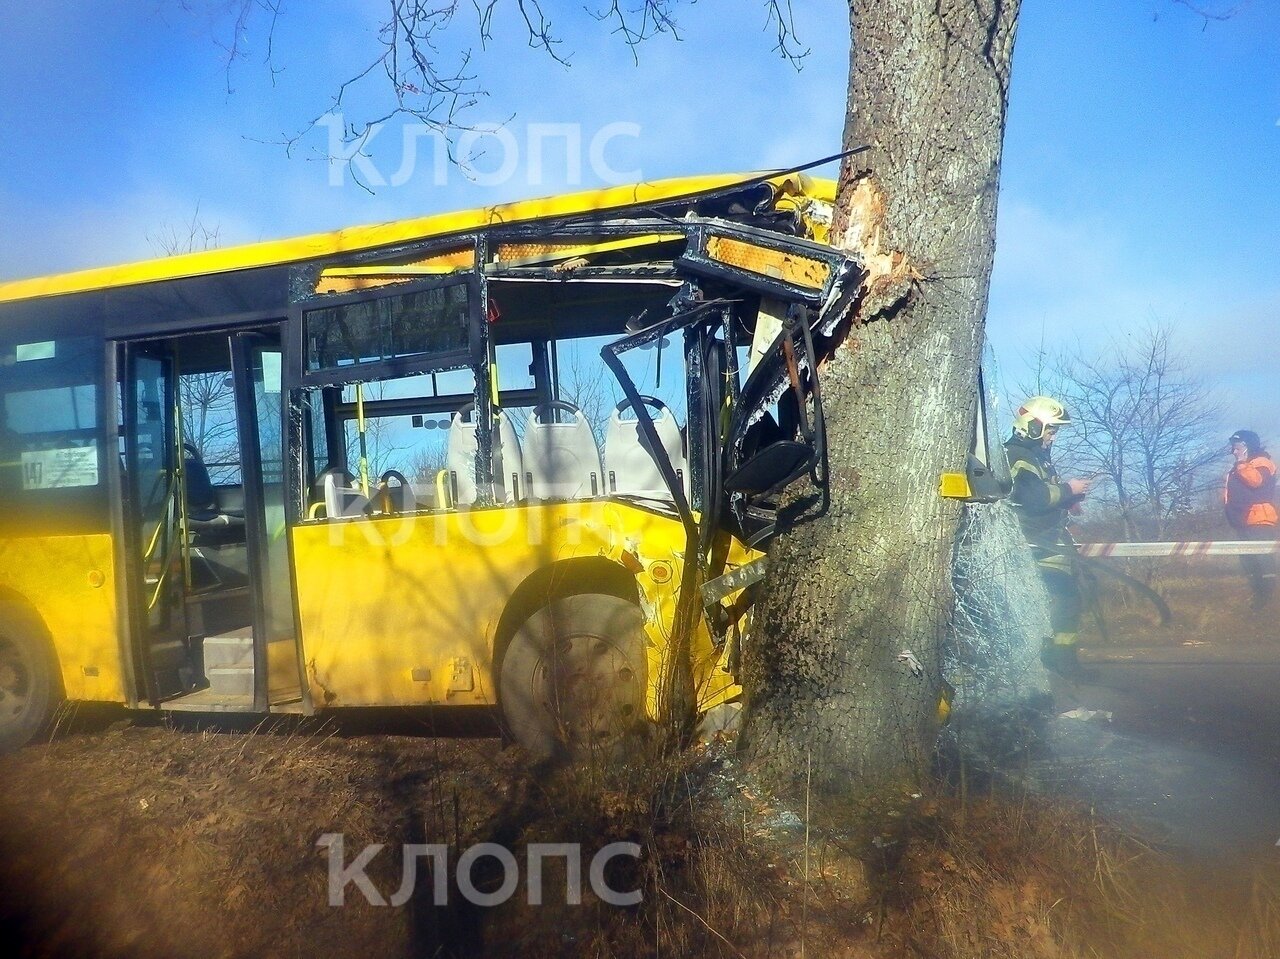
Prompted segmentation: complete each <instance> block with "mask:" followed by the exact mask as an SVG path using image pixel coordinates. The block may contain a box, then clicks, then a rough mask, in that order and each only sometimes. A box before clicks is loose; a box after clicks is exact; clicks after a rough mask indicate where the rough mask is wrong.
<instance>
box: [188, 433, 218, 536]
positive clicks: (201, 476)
mask: <svg viewBox="0 0 1280 959" xmlns="http://www.w3.org/2000/svg"><path fill="white" fill-rule="evenodd" d="M182 469H183V471H184V472H185V473H186V480H187V512H188V514H190V515H191V516H192V517H193V518H195V519H207V518H209V517H211V516H215V515H217V513H218V512H220V511H219V509H218V494H217V492H216V491H215V490H214V488H213V480H211V479H210V478H209V468H208V467H207V466H205V465H204V458H203V457H202V456H201V455H200V451H199V450H198V449H196V448H195V445H194V444H192V443H183V444H182Z"/></svg>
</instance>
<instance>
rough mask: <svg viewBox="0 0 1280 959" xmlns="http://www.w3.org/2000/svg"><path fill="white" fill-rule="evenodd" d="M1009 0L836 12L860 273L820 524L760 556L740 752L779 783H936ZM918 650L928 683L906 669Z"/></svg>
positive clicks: (844, 197)
mask: <svg viewBox="0 0 1280 959" xmlns="http://www.w3.org/2000/svg"><path fill="white" fill-rule="evenodd" d="M1017 15H1018V0H1004V2H1002V0H850V23H851V32H852V51H851V55H850V80H849V100H848V103H849V114H848V120H847V122H846V126H845V134H844V141H845V147H846V148H850V147H854V146H858V145H861V144H869V145H871V147H872V149H871V150H870V151H868V152H867V153H865V154H862V155H861V156H860V157H858V158H855V162H857V161H861V162H860V164H859V165H857V166H854V165H849V164H847V165H846V168H845V169H843V170H842V171H841V177H840V187H839V193H838V196H837V204H836V205H837V210H836V220H835V224H834V236H835V237H836V238H837V242H838V243H840V244H841V245H843V246H844V247H845V248H847V249H852V250H856V251H858V252H859V253H860V254H861V255H862V257H863V259H864V261H865V262H866V264H867V266H868V268H869V270H870V272H871V277H870V279H869V280H868V283H867V286H866V290H865V292H864V295H863V296H862V298H861V299H860V301H859V303H858V306H857V307H856V309H855V311H854V314H853V316H852V317H851V318H850V324H849V327H848V332H847V334H846V335H845V337H844V339H843V342H842V343H841V345H840V346H839V347H837V348H836V350H835V352H834V355H833V356H832V358H831V360H830V361H829V363H828V364H827V365H826V366H825V368H824V369H823V371H822V383H823V391H824V398H825V401H826V411H827V432H828V443H829V450H830V467H831V469H830V474H831V508H830V510H829V512H828V513H827V514H826V515H825V516H823V517H821V518H820V519H818V520H816V521H813V522H810V523H807V524H804V525H801V526H799V527H797V528H795V529H793V530H790V531H788V532H786V533H785V534H784V535H782V536H780V537H779V540H778V541H777V542H776V543H775V545H774V546H773V547H772V549H773V552H772V554H771V557H770V575H769V579H768V582H767V586H766V592H765V596H764V598H763V600H762V604H761V607H760V609H759V610H758V617H759V626H760V630H759V632H758V634H757V635H758V637H759V638H758V639H757V640H756V641H755V642H753V643H752V648H751V650H750V651H749V652H748V654H747V662H746V664H745V665H746V671H745V679H746V686H747V689H748V693H749V699H748V703H747V711H746V723H745V726H744V730H743V745H744V748H745V749H746V750H747V752H748V754H749V755H750V756H751V758H752V759H753V760H754V761H756V762H757V763H758V764H760V765H761V766H762V767H763V768H764V770H765V771H766V773H768V774H770V775H771V777H772V778H773V779H774V780H775V781H779V782H782V783H785V782H786V781H788V780H792V781H794V777H796V776H797V774H798V776H799V778H800V779H803V778H804V775H805V770H806V764H807V763H808V762H809V761H810V760H811V761H812V770H813V782H814V785H815V788H823V789H825V790H827V791H831V792H834V791H840V792H842V793H846V794H847V793H849V792H851V791H852V792H854V793H856V794H861V795H880V796H882V797H886V798H887V797H889V796H890V795H894V794H898V791H899V790H900V789H902V790H910V789H911V788H913V787H914V786H915V784H916V783H917V782H918V781H919V780H920V778H921V777H922V776H923V775H924V773H925V771H926V770H927V768H928V763H929V758H930V755H931V753H932V750H933V747H934V743H935V740H936V736H937V728H938V726H937V719H936V715H937V703H938V698H939V694H940V691H941V687H942V683H941V679H942V677H941V667H940V646H941V641H942V639H943V636H944V634H945V631H946V628H947V623H948V618H949V615H950V611H951V605H952V597H951V588H950V567H951V555H952V545H953V541H954V537H955V532H956V526H957V521H958V517H959V508H958V506H957V505H956V504H955V503H954V502H950V501H947V500H943V499H941V498H940V497H939V495H938V478H939V474H940V473H942V472H945V471H948V470H956V469H960V468H963V465H964V463H965V458H966V454H967V452H968V448H969V444H970V441H971V437H972V432H973V428H974V417H975V412H976V408H977V383H976V376H975V373H976V371H977V369H978V366H979V362H980V355H981V345H982V339H983V324H984V319H985V313H986V304H987V291H988V285H989V281H990V275H991V263H992V257H993V254H994V249H995V214H996V193H997V186H998V181H999V169H1000V150H1001V145H1002V140H1003V134H1004V122H1005V113H1006V107H1007V102H1008V101H1007V91H1008V83H1009V66H1010V60H1011V57H1012V52H1013V40H1014V34H1015V30H1016V26H1017ZM904 651H910V652H911V653H913V654H914V657H915V658H916V659H917V660H918V661H919V663H920V666H921V667H922V673H921V675H919V676H916V675H914V674H913V671H912V669H911V668H910V667H909V666H908V665H907V664H906V663H902V662H899V661H898V659H897V657H898V656H899V654H900V653H902V652H904Z"/></svg>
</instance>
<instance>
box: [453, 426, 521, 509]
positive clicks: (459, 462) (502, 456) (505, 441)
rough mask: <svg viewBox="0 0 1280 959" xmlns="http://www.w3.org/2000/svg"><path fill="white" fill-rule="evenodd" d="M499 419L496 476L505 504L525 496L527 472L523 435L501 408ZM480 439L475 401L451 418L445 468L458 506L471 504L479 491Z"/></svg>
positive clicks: (495, 482)
mask: <svg viewBox="0 0 1280 959" xmlns="http://www.w3.org/2000/svg"><path fill="white" fill-rule="evenodd" d="M496 419H497V425H498V429H497V434H498V435H497V443H496V444H495V445H494V447H493V448H492V454H493V479H494V484H495V486H496V487H497V490H496V492H497V499H498V501H499V502H502V503H515V502H517V501H518V500H519V499H520V498H521V482H520V477H521V476H522V475H523V473H524V458H523V457H522V456H521V453H520V438H519V437H518V436H517V435H516V431H515V427H514V426H512V425H511V420H510V419H509V418H508V417H506V416H504V415H502V411H501V410H499V411H498V413H497V416H496ZM477 450H478V443H477V438H476V423H475V404H474V403H468V404H467V405H466V406H464V407H463V408H462V409H460V410H458V412H456V413H454V414H453V418H452V419H451V420H450V421H449V445H448V452H447V453H446V456H445V470H446V471H447V472H448V476H449V483H450V486H451V488H452V489H453V490H454V491H455V494H454V497H453V501H454V504H455V505H458V506H470V505H472V504H473V503H475V501H476V498H477V490H476V453H477Z"/></svg>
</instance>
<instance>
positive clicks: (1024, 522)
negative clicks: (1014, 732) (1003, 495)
mask: <svg viewBox="0 0 1280 959" xmlns="http://www.w3.org/2000/svg"><path fill="white" fill-rule="evenodd" d="M1070 425H1071V417H1070V416H1069V415H1068V414H1067V410H1066V407H1064V406H1063V405H1062V404H1061V403H1059V402H1058V401H1057V400H1055V399H1051V398H1050V397H1047V396H1033V397H1031V398H1030V399H1029V400H1027V401H1026V402H1025V403H1023V404H1022V406H1020V407H1019V408H1018V412H1017V415H1016V416H1015V418H1014V421H1013V435H1012V436H1011V437H1010V438H1009V440H1008V442H1006V443H1005V445H1004V448H1005V455H1006V456H1007V457H1008V459H1009V474H1010V476H1012V477H1013V492H1012V494H1011V495H1010V500H1011V501H1012V503H1013V506H1014V509H1015V511H1016V512H1017V514H1018V522H1019V524H1020V525H1021V526H1022V534H1023V536H1025V537H1026V540H1027V543H1028V544H1029V545H1030V547H1031V553H1032V556H1033V557H1034V558H1035V561H1036V566H1037V567H1038V568H1039V571H1040V577H1041V579H1043V580H1044V585H1045V588H1046V589H1047V590H1048V593H1049V604H1050V605H1049V624H1050V626H1051V627H1052V629H1053V636H1052V637H1050V638H1048V639H1046V640H1045V644H1044V647H1043V648H1042V649H1041V651H1040V660H1041V662H1043V663H1044V665H1045V668H1046V669H1049V670H1050V671H1051V672H1054V673H1057V674H1058V675H1060V676H1062V677H1064V678H1066V679H1070V680H1076V681H1080V680H1085V679H1087V678H1088V677H1089V675H1090V674H1089V673H1087V672H1086V671H1085V670H1084V669H1082V668H1081V666H1080V662H1079V660H1078V658H1077V649H1076V642H1077V636H1078V633H1079V629H1080V613H1081V606H1082V601H1081V597H1080V587H1079V584H1078V582H1077V580H1076V570H1075V563H1076V547H1075V541H1074V540H1072V538H1071V534H1070V533H1069V532H1067V515H1068V511H1070V510H1071V509H1072V507H1074V506H1076V505H1077V504H1078V503H1080V501H1081V500H1083V499H1084V497H1085V495H1086V494H1087V493H1088V492H1089V487H1090V486H1091V485H1092V483H1093V480H1092V479H1079V478H1077V479H1068V480H1065V481H1064V480H1062V479H1061V478H1060V477H1059V476H1058V471H1057V470H1056V469H1055V468H1054V465H1053V461H1052V459H1050V456H1049V452H1050V448H1051V447H1052V446H1053V440H1054V437H1055V436H1056V435H1057V433H1058V430H1059V429H1061V428H1062V427H1064V426H1070Z"/></svg>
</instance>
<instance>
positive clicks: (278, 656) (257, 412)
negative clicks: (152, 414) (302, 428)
mask: <svg viewBox="0 0 1280 959" xmlns="http://www.w3.org/2000/svg"><path fill="white" fill-rule="evenodd" d="M231 360H232V362H231V365H232V372H233V375H234V378H235V384H236V415H237V418H238V420H239V433H240V445H241V450H240V455H241V462H242V464H243V467H244V468H243V475H244V497H245V503H244V505H245V536H246V541H247V544H248V552H249V557H248V559H249V574H250V575H249V581H250V588H251V590H252V591H253V636H254V644H253V646H254V649H253V663H254V676H255V681H254V707H255V709H257V710H266V709H267V708H268V707H269V706H270V705H278V704H282V703H286V702H292V701H296V700H298V699H299V698H300V696H301V682H300V680H299V675H300V673H299V657H298V650H297V643H296V630H295V628H294V620H293V588H292V577H291V575H290V568H289V549H288V537H287V535H286V529H285V526H286V521H285V512H286V498H287V497H286V490H285V468H284V467H285V463H286V456H285V417H284V404H283V398H284V396H285V392H284V389H283V385H282V382H281V371H282V349H281V338H280V336H279V334H278V332H272V333H266V334H264V333H237V334H235V336H234V337H233V338H232V358H231Z"/></svg>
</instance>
